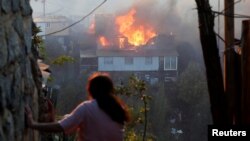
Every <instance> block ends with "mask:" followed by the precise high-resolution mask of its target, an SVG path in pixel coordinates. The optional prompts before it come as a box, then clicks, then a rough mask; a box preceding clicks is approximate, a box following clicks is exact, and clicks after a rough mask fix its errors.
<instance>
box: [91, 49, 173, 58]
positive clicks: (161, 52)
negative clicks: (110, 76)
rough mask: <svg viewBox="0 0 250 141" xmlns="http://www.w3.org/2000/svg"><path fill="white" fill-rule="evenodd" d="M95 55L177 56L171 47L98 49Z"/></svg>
mask: <svg viewBox="0 0 250 141" xmlns="http://www.w3.org/2000/svg"><path fill="white" fill-rule="evenodd" d="M96 55H97V56H110V57H120V56H133V57H136V56H152V57H153V56H178V53H177V51H176V50H174V49H172V50H169V49H144V50H121V49H116V50H110V49H99V50H97V52H96Z"/></svg>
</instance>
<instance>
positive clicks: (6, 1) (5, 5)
mask: <svg viewBox="0 0 250 141" xmlns="http://www.w3.org/2000/svg"><path fill="white" fill-rule="evenodd" d="M1 2H2V4H1V6H2V7H1V8H2V11H3V12H4V13H9V12H11V1H10V0H2V1H1Z"/></svg>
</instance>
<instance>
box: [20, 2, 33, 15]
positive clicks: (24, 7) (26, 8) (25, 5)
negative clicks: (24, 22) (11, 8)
mask: <svg viewBox="0 0 250 141" xmlns="http://www.w3.org/2000/svg"><path fill="white" fill-rule="evenodd" d="M20 4H21V11H22V15H23V16H30V15H31V14H32V9H31V7H30V4H29V0H20Z"/></svg>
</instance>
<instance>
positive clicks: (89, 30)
mask: <svg viewBox="0 0 250 141" xmlns="http://www.w3.org/2000/svg"><path fill="white" fill-rule="evenodd" d="M88 32H89V33H91V34H94V33H95V22H92V23H91V24H90V26H89V29H88Z"/></svg>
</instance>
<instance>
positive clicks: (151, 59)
mask: <svg viewBox="0 0 250 141" xmlns="http://www.w3.org/2000/svg"><path fill="white" fill-rule="evenodd" d="M145 64H146V65H151V64H153V58H152V57H146V58H145Z"/></svg>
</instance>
